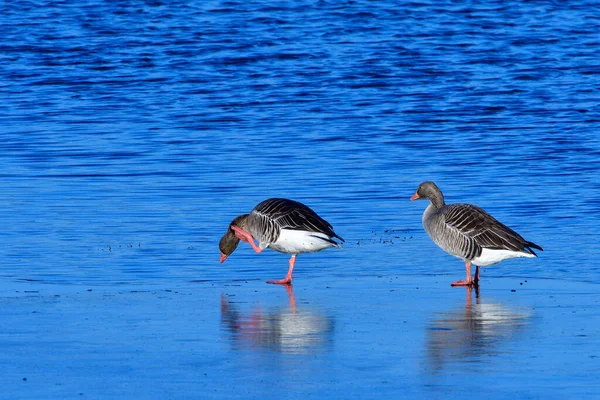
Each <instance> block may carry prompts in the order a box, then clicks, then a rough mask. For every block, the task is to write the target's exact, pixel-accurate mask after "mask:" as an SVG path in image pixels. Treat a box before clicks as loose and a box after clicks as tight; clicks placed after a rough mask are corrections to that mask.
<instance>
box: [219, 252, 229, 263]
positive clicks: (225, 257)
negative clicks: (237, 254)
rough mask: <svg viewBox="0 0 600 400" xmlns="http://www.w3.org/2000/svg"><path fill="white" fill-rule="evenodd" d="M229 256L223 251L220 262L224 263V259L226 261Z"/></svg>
mask: <svg viewBox="0 0 600 400" xmlns="http://www.w3.org/2000/svg"><path fill="white" fill-rule="evenodd" d="M227 257H228V256H227V255H225V254H223V253H221V261H220V263H221V264H223V261H225V260H226V259H227Z"/></svg>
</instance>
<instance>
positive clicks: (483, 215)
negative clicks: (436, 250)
mask: <svg viewBox="0 0 600 400" xmlns="http://www.w3.org/2000/svg"><path fill="white" fill-rule="evenodd" d="M423 226H424V228H425V230H426V231H427V233H428V235H429V236H430V237H431V239H432V240H433V241H434V242H435V243H436V244H437V245H438V246H440V247H441V248H442V249H444V250H445V251H447V252H448V253H450V254H452V255H454V256H456V257H459V258H462V259H463V260H465V261H471V260H473V259H474V258H477V257H479V256H480V255H481V253H482V250H483V249H492V250H507V251H511V252H517V253H519V252H521V253H528V254H531V255H535V253H534V251H533V250H532V249H531V248H532V247H533V248H539V249H541V248H540V247H539V246H537V245H536V244H534V243H532V242H528V241H526V240H525V239H523V237H522V236H521V235H519V234H518V233H517V232H515V231H513V230H512V229H510V228H509V227H507V226H506V225H504V224H502V223H501V222H499V221H498V220H496V219H495V218H494V217H492V216H491V215H490V214H488V213H487V212H486V211H485V210H483V209H482V208H480V207H477V206H474V205H471V204H462V203H456V204H449V205H444V206H443V207H441V208H439V209H437V210H435V209H434V208H433V207H432V206H431V205H430V206H429V207H428V208H427V210H426V211H425V213H424V214H423Z"/></svg>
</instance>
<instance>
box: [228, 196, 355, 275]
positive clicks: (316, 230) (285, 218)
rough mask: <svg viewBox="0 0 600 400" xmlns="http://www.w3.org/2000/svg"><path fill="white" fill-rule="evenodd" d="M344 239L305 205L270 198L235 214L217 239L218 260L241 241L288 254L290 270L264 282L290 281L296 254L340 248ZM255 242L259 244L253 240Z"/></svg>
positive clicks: (231, 251) (259, 250)
mask: <svg viewBox="0 0 600 400" xmlns="http://www.w3.org/2000/svg"><path fill="white" fill-rule="evenodd" d="M336 238H337V239H339V240H340V241H341V242H343V241H344V239H342V238H341V237H340V236H339V235H338V234H336V233H335V232H334V231H333V227H332V226H331V224H330V223H329V222H327V221H325V220H324V219H323V218H321V217H320V216H319V215H317V213H316V212H314V211H313V210H312V209H310V208H309V207H308V206H306V205H304V204H302V203H300V202H297V201H294V200H288V199H281V198H273V199H267V200H264V201H263V202H261V203H259V204H258V205H257V206H256V207H254V209H253V210H252V211H251V212H250V214H243V215H239V216H237V217H235V218H234V219H233V221H231V223H230V224H229V227H228V228H227V232H226V233H225V235H223V237H222V238H221V240H220V242H219V250H220V251H221V263H223V262H224V261H225V259H227V257H229V256H230V255H231V254H232V253H233V252H234V251H235V249H236V248H237V246H238V244H239V242H240V240H241V241H244V242H247V243H249V244H250V246H252V248H253V249H254V251H255V252H257V253H261V252H262V251H263V250H264V249H266V248H269V249H272V250H275V251H278V252H280V253H286V254H290V255H291V257H290V260H289V269H288V272H287V275H286V276H285V278H283V279H278V280H269V281H267V283H273V284H287V285H289V284H291V282H292V273H293V271H294V265H295V263H296V256H297V255H298V254H300V253H308V252H311V253H312V252H317V251H321V250H324V249H327V248H330V247H342V246H341V244H340V243H339V242H337V241H335V240H334V239H336ZM254 239H256V240H257V241H258V245H256V244H255V243H254Z"/></svg>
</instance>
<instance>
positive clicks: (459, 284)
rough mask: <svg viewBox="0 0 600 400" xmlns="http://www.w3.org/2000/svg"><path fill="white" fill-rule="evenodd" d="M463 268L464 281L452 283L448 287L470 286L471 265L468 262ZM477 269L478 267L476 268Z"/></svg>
mask: <svg viewBox="0 0 600 400" xmlns="http://www.w3.org/2000/svg"><path fill="white" fill-rule="evenodd" d="M465 267H466V268H467V278H466V279H465V280H464V281H456V282H452V283H451V284H450V286H472V285H473V278H471V263H470V262H468V263H467V264H466V265H465ZM477 268H479V267H477Z"/></svg>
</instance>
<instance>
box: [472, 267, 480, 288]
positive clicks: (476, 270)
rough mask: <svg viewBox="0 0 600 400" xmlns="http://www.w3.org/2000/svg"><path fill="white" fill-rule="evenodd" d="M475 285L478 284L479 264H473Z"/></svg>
mask: <svg viewBox="0 0 600 400" xmlns="http://www.w3.org/2000/svg"><path fill="white" fill-rule="evenodd" d="M473 284H475V286H477V285H479V265H476V266H475V279H473Z"/></svg>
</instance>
